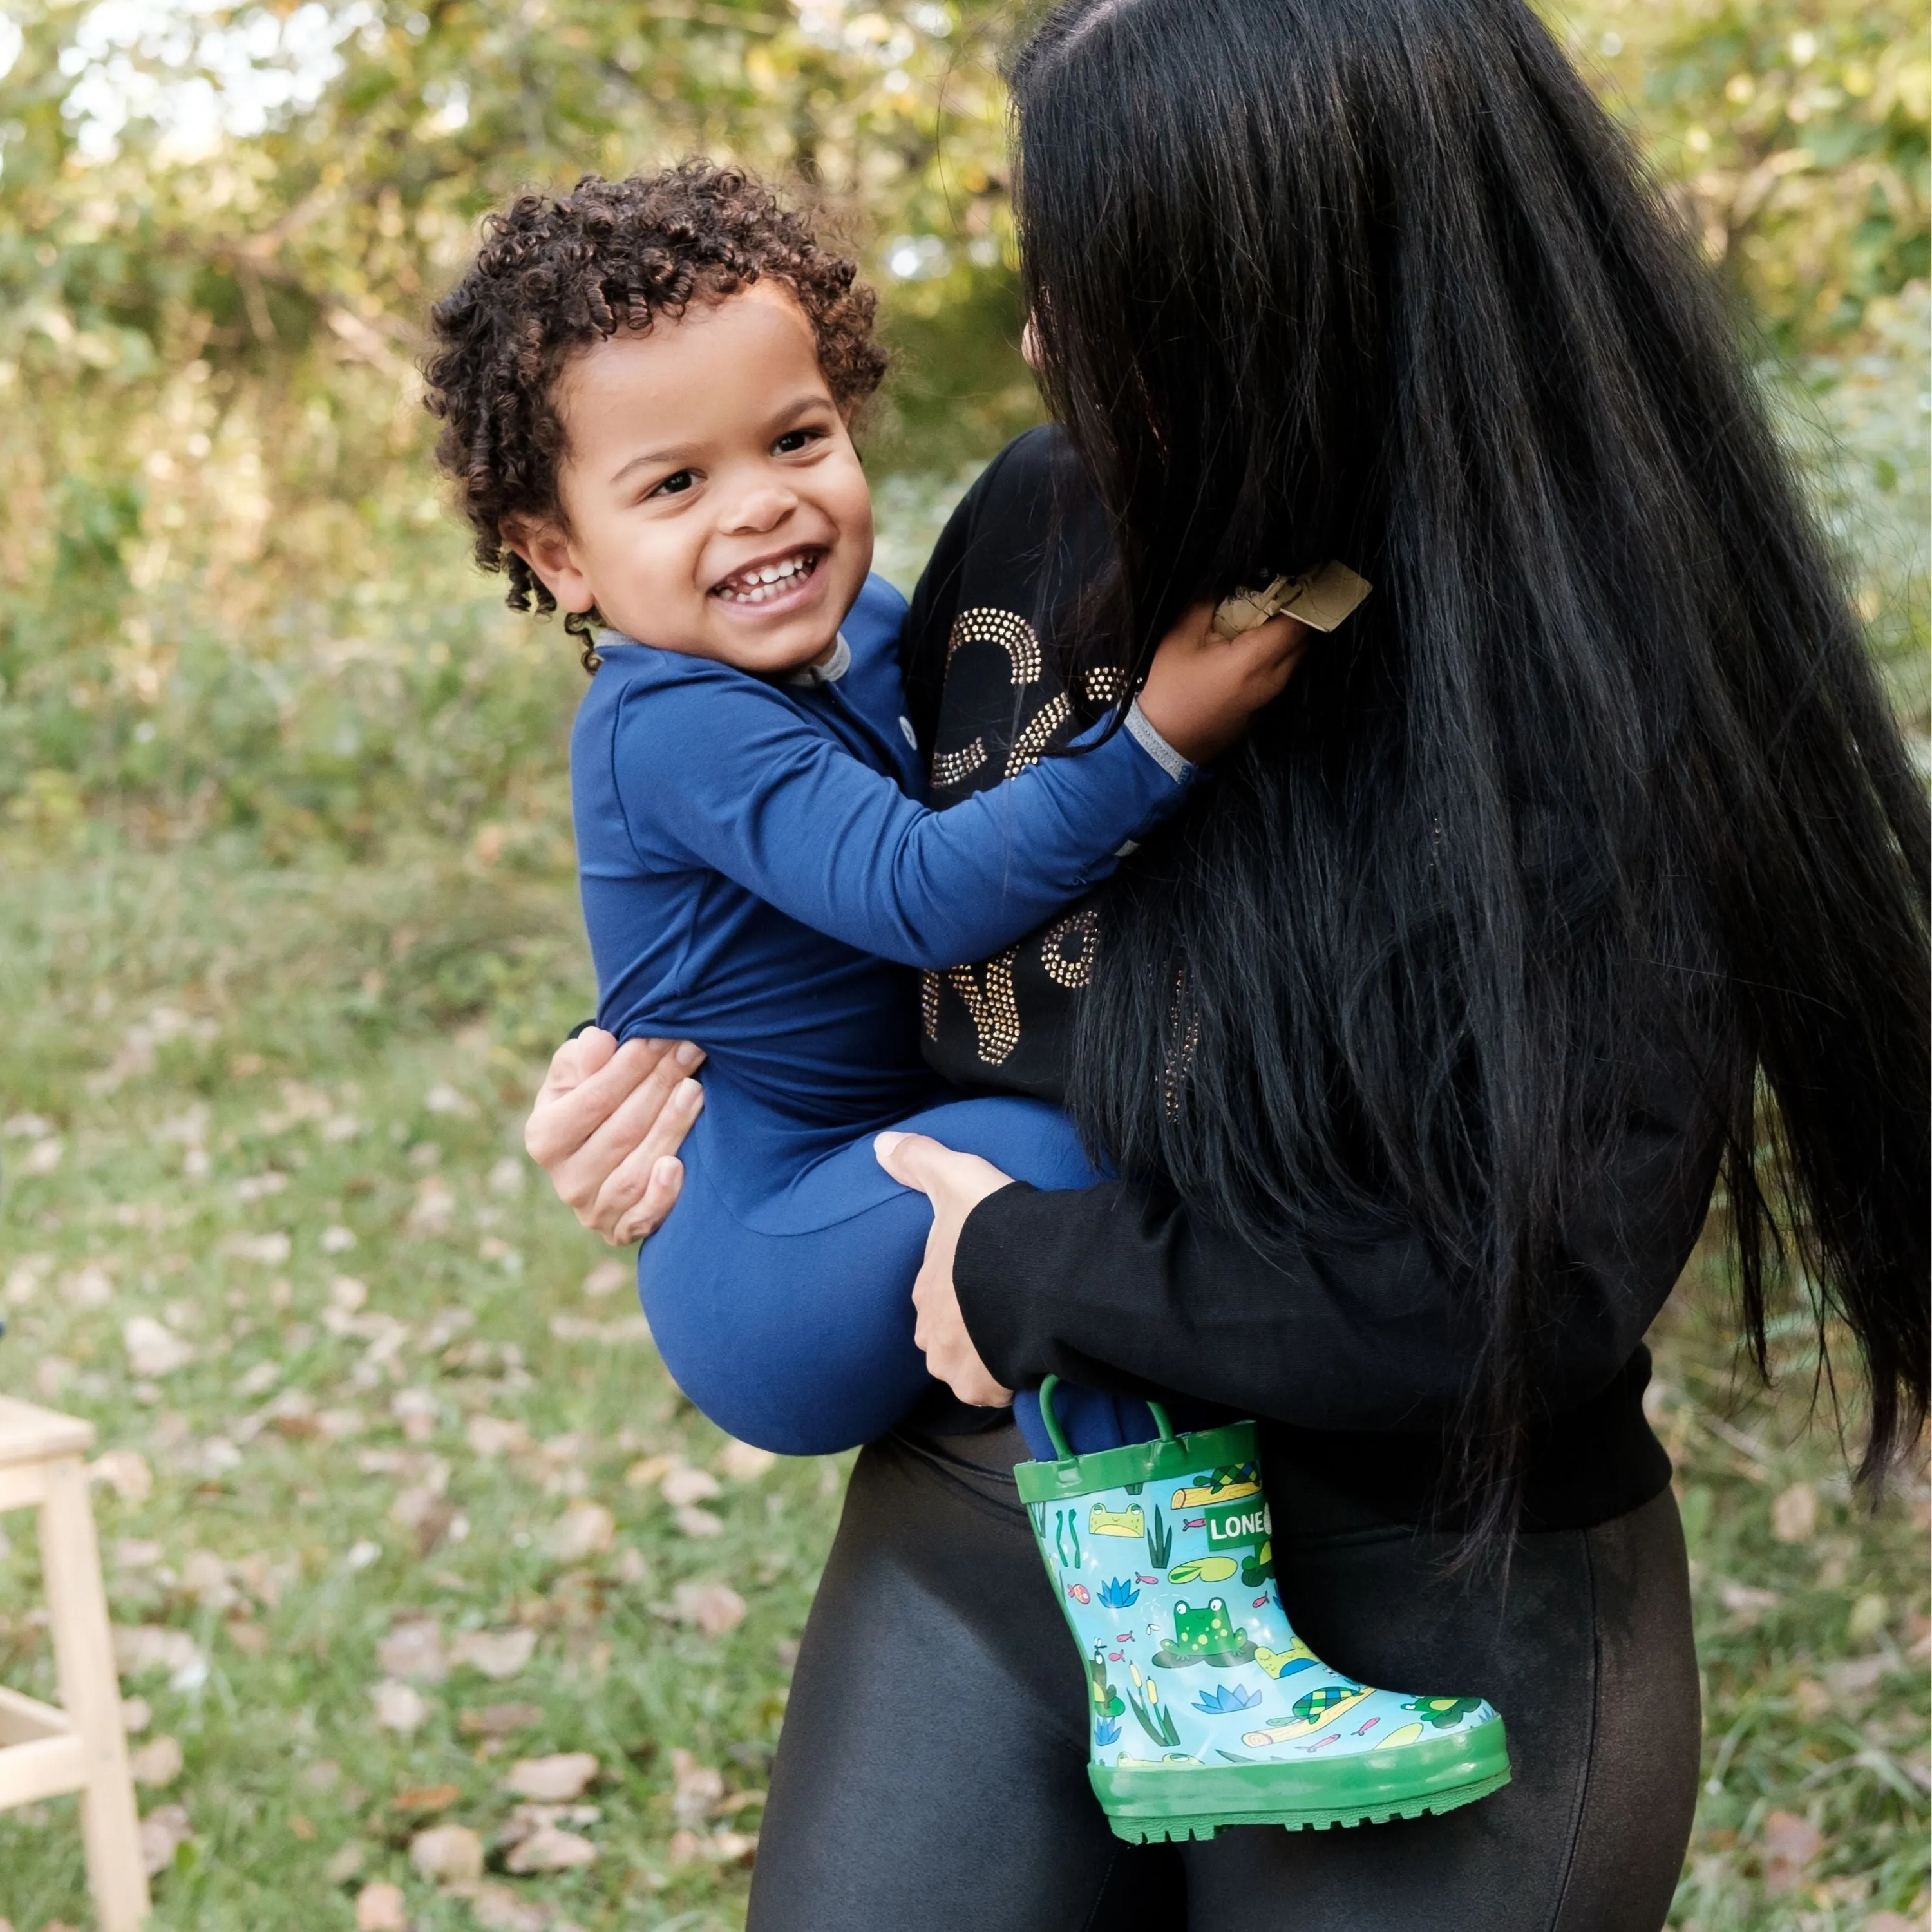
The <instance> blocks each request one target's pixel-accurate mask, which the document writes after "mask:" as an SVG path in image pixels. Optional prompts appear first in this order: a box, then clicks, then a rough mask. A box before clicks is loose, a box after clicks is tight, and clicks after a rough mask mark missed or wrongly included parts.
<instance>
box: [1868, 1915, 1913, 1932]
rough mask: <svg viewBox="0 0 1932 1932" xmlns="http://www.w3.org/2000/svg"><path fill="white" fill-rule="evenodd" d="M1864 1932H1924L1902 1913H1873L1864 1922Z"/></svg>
mask: <svg viewBox="0 0 1932 1932" xmlns="http://www.w3.org/2000/svg"><path fill="white" fill-rule="evenodd" d="M1864 1932H1924V1926H1923V1925H1922V1924H1918V1923H1915V1921H1912V1919H1909V1918H1906V1915H1905V1914H1904V1913H1903V1912H1873V1914H1872V1915H1871V1916H1870V1918H1867V1920H1866V1921H1865V1924H1864Z"/></svg>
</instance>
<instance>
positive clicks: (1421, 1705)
mask: <svg viewBox="0 0 1932 1932" xmlns="http://www.w3.org/2000/svg"><path fill="white" fill-rule="evenodd" d="M1482 1706H1483V1700H1482V1699H1481V1698H1480V1697H1412V1698H1410V1700H1409V1702H1408V1703H1406V1704H1405V1705H1403V1707H1402V1708H1403V1709H1404V1710H1405V1711H1413V1712H1415V1713H1416V1715H1418V1717H1420V1718H1421V1720H1422V1721H1423V1722H1424V1724H1431V1725H1433V1726H1434V1727H1435V1728H1436V1730H1439V1731H1446V1730H1452V1729H1453V1728H1454V1727H1455V1725H1456V1724H1457V1723H1458V1722H1459V1721H1460V1720H1461V1719H1463V1718H1466V1717H1467V1716H1468V1715H1469V1713H1470V1712H1472V1711H1479V1710H1481V1709H1482Z"/></svg>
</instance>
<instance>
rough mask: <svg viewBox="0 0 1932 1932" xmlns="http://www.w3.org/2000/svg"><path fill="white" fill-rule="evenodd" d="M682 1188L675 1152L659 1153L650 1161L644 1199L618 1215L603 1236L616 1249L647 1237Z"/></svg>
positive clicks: (660, 1223)
mask: <svg viewBox="0 0 1932 1932" xmlns="http://www.w3.org/2000/svg"><path fill="white" fill-rule="evenodd" d="M683 1190H684V1163H683V1162H682V1161H681V1160H679V1159H678V1157H676V1155H675V1154H659V1155H658V1157H656V1158H655V1160H653V1161H652V1163H651V1165H650V1178H649V1181H647V1182H646V1184H645V1187H644V1193H643V1199H642V1200H640V1202H637V1205H636V1206H635V1207H634V1208H631V1209H629V1210H628V1211H627V1212H626V1213H625V1214H623V1215H622V1217H620V1218H619V1220H618V1223H617V1226H616V1232H614V1233H613V1234H610V1235H607V1236H606V1237H605V1239H606V1240H607V1241H609V1242H610V1245H611V1246H612V1247H618V1248H627V1247H629V1246H630V1245H631V1243H632V1242H633V1241H645V1240H647V1239H648V1238H649V1237H650V1236H651V1235H655V1233H656V1232H657V1231H658V1229H660V1228H661V1227H662V1226H664V1217H665V1216H666V1215H667V1214H669V1213H670V1211H671V1210H672V1209H673V1208H674V1207H676V1205H677V1197H678V1196H679V1194H680V1193H682V1192H683Z"/></svg>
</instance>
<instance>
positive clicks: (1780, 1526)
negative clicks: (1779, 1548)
mask: <svg viewBox="0 0 1932 1932" xmlns="http://www.w3.org/2000/svg"><path fill="white" fill-rule="evenodd" d="M1771 1533H1772V1535H1773V1536H1775V1538H1777V1539H1778V1541H1779V1542H1780V1543H1809V1542H1810V1541H1811V1539H1812V1538H1813V1537H1814V1536H1815V1535H1817V1533H1818V1492H1817V1490H1814V1488H1813V1487H1811V1484H1809V1483H1793V1484H1792V1486H1791V1487H1790V1489H1788V1490H1786V1491H1785V1492H1784V1494H1783V1495H1781V1496H1780V1497H1779V1498H1778V1500H1777V1501H1776V1502H1774V1503H1773V1504H1772V1506H1771Z"/></svg>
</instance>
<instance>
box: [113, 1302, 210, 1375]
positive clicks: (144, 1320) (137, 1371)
mask: <svg viewBox="0 0 1932 1932" xmlns="http://www.w3.org/2000/svg"><path fill="white" fill-rule="evenodd" d="M121 1343H122V1346H124V1347H125V1349H127V1372H128V1373H129V1374H130V1375H132V1376H136V1377H137V1378H139V1379H140V1380H141V1381H143V1382H147V1381H150V1380H151V1379H153V1378H154V1377H155V1376H169V1375H172V1374H173V1373H174V1372H175V1370H177V1369H180V1368H185V1367H187V1364H189V1363H190V1362H191V1361H193V1360H194V1350H193V1349H192V1348H191V1347H190V1346H189V1345H188V1344H187V1343H185V1342H184V1341H183V1340H181V1337H179V1336H178V1335H177V1334H175V1333H174V1331H172V1329H171V1328H168V1327H167V1326H166V1325H165V1324H163V1323H162V1322H157V1321H156V1320H155V1319H154V1317H153V1316H151V1315H136V1316H134V1317H133V1319H131V1320H130V1321H129V1322H127V1323H126V1324H125V1325H124V1326H123V1328H121Z"/></svg>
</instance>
